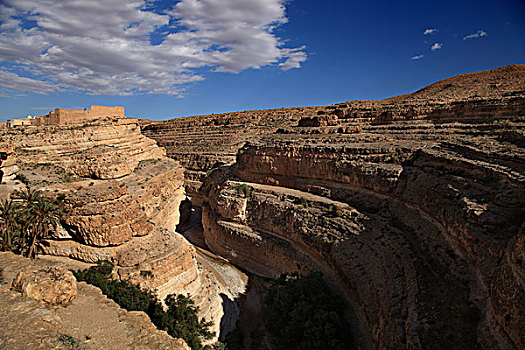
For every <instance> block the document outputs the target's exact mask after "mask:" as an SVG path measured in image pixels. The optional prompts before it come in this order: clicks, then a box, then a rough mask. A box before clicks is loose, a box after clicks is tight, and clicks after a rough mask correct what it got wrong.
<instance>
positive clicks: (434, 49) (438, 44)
mask: <svg viewBox="0 0 525 350" xmlns="http://www.w3.org/2000/svg"><path fill="white" fill-rule="evenodd" d="M442 47H443V44H441V43H434V45H432V47H431V48H430V49H431V50H432V51H436V50H441V48H442Z"/></svg>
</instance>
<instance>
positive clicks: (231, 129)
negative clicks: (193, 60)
mask: <svg viewBox="0 0 525 350" xmlns="http://www.w3.org/2000/svg"><path fill="white" fill-rule="evenodd" d="M524 126H525V66H524V65H514V66H508V67H502V68H499V69H495V70H491V71H486V72H480V73H473V74H468V75H463V76H457V77H453V78H450V79H446V80H443V81H440V82H437V83H436V84H433V85H431V86H429V87H427V88H424V89H421V90H419V91H417V92H415V93H413V94H409V95H403V96H398V97H395V98H391V99H386V100H381V101H349V102H342V103H337V104H334V105H331V106H318V107H297V108H286V109H276V110H266V111H246V112H232V113H226V114H218V115H210V116H198V117H189V118H175V119H172V120H169V121H163V122H151V121H148V120H145V119H143V120H133V119H129V118H111V119H105V120H99V121H95V122H92V123H88V124H86V125H68V126H49V127H28V128H23V129H17V130H11V129H5V130H1V131H0V133H1V142H0V147H3V148H5V149H6V150H8V152H9V154H10V156H9V158H8V159H9V163H4V169H5V171H6V177H5V179H6V181H5V182H6V183H5V184H2V185H1V188H0V197H1V198H2V199H3V198H6V197H7V196H8V195H9V194H10V193H12V192H13V191H14V190H16V189H20V188H22V187H24V184H23V183H22V182H21V181H20V178H22V179H24V180H25V182H28V183H29V184H30V185H31V186H32V187H34V188H38V189H41V190H42V191H44V192H46V193H50V194H53V195H58V194H63V195H64V196H65V202H66V203H67V205H68V208H69V214H68V215H67V216H66V217H65V218H64V220H63V223H62V227H61V229H59V230H57V231H56V232H54V233H53V237H51V238H50V239H47V240H45V241H43V242H42V243H41V244H40V247H39V253H40V256H39V259H37V261H38V260H41V261H43V262H44V263H45V264H48V265H49V264H51V265H53V264H58V263H57V261H60V264H66V266H69V265H68V264H70V265H72V266H76V265H77V264H93V263H95V262H97V261H99V260H109V261H111V262H112V263H113V264H115V266H116V267H117V268H116V274H117V276H116V277H117V278H119V279H123V280H130V281H132V282H134V283H138V284H140V285H141V286H143V287H144V288H148V289H150V290H154V291H155V292H156V294H157V295H158V296H159V297H161V298H163V297H165V296H166V295H168V294H171V293H183V294H189V295H190V296H191V297H192V298H194V300H195V301H196V304H197V305H198V306H199V307H200V308H201V316H203V317H206V318H207V319H211V320H212V321H213V322H214V326H213V331H215V332H217V333H219V331H221V332H220V334H221V336H224V335H225V334H226V333H227V332H228V331H230V330H232V329H234V328H235V324H236V322H237V319H238V316H239V310H238V303H237V301H238V300H239V299H241V301H242V299H243V298H245V297H244V296H243V295H245V294H246V293H248V294H249V293H250V289H249V285H247V280H248V279H249V278H252V279H255V280H256V279H257V278H267V277H272V278H273V277H277V276H279V275H280V274H283V273H291V272H298V273H300V274H307V273H308V272H310V271H321V272H322V273H323V275H324V278H325V279H326V281H327V282H328V285H329V286H330V287H331V289H333V290H334V291H335V292H336V293H338V294H339V295H341V296H343V297H344V300H345V301H346V317H347V319H348V321H349V323H350V324H351V327H350V328H351V329H348V330H341V331H345V332H350V333H352V335H353V338H354V342H355V347H356V348H362V349H405V348H406V349H443V348H455V349H472V348H479V349H485V348H494V349H521V348H523V347H525V332H524V331H523V329H525V327H523V325H524V324H525V319H524V316H523V315H525V309H524V305H525V255H524V254H525V245H524V244H525V231H524V230H525V229H524V227H525V223H524V220H523V218H524V217H525V185H524V181H525V168H524V166H525V165H524V159H525V157H524V146H525V142H524V132H525V131H524V130H525V128H524ZM159 146H160V147H159ZM16 175H19V176H18V179H19V180H15V179H16V178H17V177H16ZM20 175H23V177H20ZM187 199H189V200H190V201H191V202H190V201H188V200H187ZM192 206H193V208H192ZM199 213H202V227H200V219H201V218H200V216H199ZM191 222H193V224H192V225H190V223H191ZM194 244H195V245H194ZM210 251H211V252H210ZM2 259H4V258H0V261H3V260H2ZM5 259H8V260H9V259H12V258H11V257H10V258H5ZM223 259H226V260H223ZM9 261H11V260H9ZM230 263H231V264H233V265H234V266H236V267H238V268H240V269H242V271H243V272H241V271H239V270H238V269H237V268H235V267H234V266H231V265H230ZM5 265H6V266H9V264H5ZM10 278H11V277H10ZM247 288H248V290H246V289H247ZM252 288H253V286H252ZM13 298H14V296H13ZM240 317H241V320H242V319H243V309H242V302H241V310H240Z"/></svg>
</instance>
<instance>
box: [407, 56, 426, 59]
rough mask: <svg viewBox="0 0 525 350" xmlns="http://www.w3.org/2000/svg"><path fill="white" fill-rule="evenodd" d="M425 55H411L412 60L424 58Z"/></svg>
mask: <svg viewBox="0 0 525 350" xmlns="http://www.w3.org/2000/svg"><path fill="white" fill-rule="evenodd" d="M423 57H425V56H424V55H417V56H412V57H410V59H411V60H420V59H422V58H423Z"/></svg>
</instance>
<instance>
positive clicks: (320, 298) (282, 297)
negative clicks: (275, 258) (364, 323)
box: [264, 272, 351, 350]
mask: <svg viewBox="0 0 525 350" xmlns="http://www.w3.org/2000/svg"><path fill="white" fill-rule="evenodd" d="M264 305H265V307H266V309H267V310H266V311H267V314H268V320H267V324H266V329H267V330H268V333H269V335H270V337H271V340H272V345H273V346H272V347H273V349H276V350H278V349H304V350H316V349H323V350H324V349H349V348H351V340H350V339H349V336H348V329H349V326H348V325H346V324H345V322H344V319H343V312H344V309H345V308H344V301H343V299H342V298H340V297H339V296H336V295H334V294H333V293H331V292H330V289H329V288H328V286H327V285H326V283H325V282H324V281H323V278H322V274H321V273H319V272H313V273H311V274H309V275H308V276H299V275H298V274H297V273H294V274H291V275H282V276H281V277H280V278H278V279H277V280H275V281H274V282H273V284H272V286H271V288H270V290H269V291H268V292H267V294H266V295H265V297H264Z"/></svg>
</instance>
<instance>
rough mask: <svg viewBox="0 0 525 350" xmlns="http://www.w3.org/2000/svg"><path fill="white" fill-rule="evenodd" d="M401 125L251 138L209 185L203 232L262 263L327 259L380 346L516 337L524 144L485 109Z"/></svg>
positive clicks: (321, 266) (225, 248)
mask: <svg viewBox="0 0 525 350" xmlns="http://www.w3.org/2000/svg"><path fill="white" fill-rule="evenodd" d="M478 123H479V122H478ZM402 125H403V124H399V125H392V126H384V127H368V128H367V127H363V131H362V133H361V134H356V135H346V136H339V137H334V136H324V135H322V136H321V135H320V136H317V137H311V136H305V137H298V136H297V135H291V136H288V135H286V136H282V135H280V136H279V137H278V138H277V137H270V136H269V137H266V138H263V139H262V140H261V141H260V142H258V143H252V144H248V145H246V146H245V147H244V148H242V149H241V150H240V152H239V154H238V156H237V162H236V163H235V165H234V166H233V167H231V168H224V169H223V170H221V171H216V172H215V173H213V174H212V176H210V178H209V179H208V180H207V181H206V182H205V184H204V186H203V187H204V192H205V193H207V196H206V197H205V200H206V205H205V206H204V208H203V222H204V227H205V230H204V234H205V238H206V243H207V244H208V245H209V246H210V248H212V249H213V250H214V251H215V252H217V253H219V254H220V255H223V256H225V257H228V259H230V260H231V261H233V262H234V263H236V264H238V265H239V266H242V267H244V268H246V269H247V270H249V271H252V272H254V273H256V274H259V275H263V276H277V275H279V274H280V273H284V272H292V271H299V272H306V271H308V270H321V271H323V272H324V273H325V275H326V276H327V277H328V279H329V280H331V282H332V284H333V285H334V286H337V287H338V288H339V289H340V290H341V292H342V293H343V294H344V295H345V296H346V297H347V300H348V301H349V304H350V305H351V306H352V308H353V310H354V311H355V313H356V316H357V318H358V321H359V323H360V324H361V327H362V329H364V330H365V334H366V336H364V339H363V341H365V343H366V342H367V339H366V338H367V337H369V341H370V343H372V344H375V345H374V347H376V346H377V347H380V348H402V347H415V348H419V347H424V348H441V347H442V346H445V345H446V344H445V343H447V344H455V346H457V347H459V348H468V347H469V346H470V345H471V344H473V343H478V344H479V345H480V346H481V347H499V348H508V347H509V346H510V347H516V348H520V347H522V345H523V344H522V340H523V333H522V332H523V331H522V330H521V327H518V323H519V322H521V321H522V316H521V315H522V314H523V311H524V310H523V304H521V303H519V300H522V298H523V297H524V296H525V289H524V288H523V287H524V285H523V279H522V276H521V275H522V274H521V272H522V269H523V267H524V266H523V260H520V262H518V260H519V258H518V256H520V254H523V232H522V231H520V227H521V225H522V222H523V217H525V209H524V208H525V202H524V201H523V198H525V186H524V180H525V171H524V170H525V169H524V168H523V164H521V162H520V161H519V159H523V157H524V156H525V154H524V151H523V149H522V148H519V147H516V146H514V145H512V144H511V145H509V144H508V143H507V141H506V139H505V138H502V137H501V136H500V135H502V134H504V133H505V131H504V130H505V129H506V128H507V126H505V127H502V128H498V127H497V126H495V125H494V124H493V123H492V121H490V120H487V121H486V124H483V123H481V124H477V125H476V132H475V133H472V130H471V128H470V127H471V126H472V125H470V124H469V123H464V124H463V123H458V122H457V121H455V122H453V123H450V124H440V127H439V129H436V127H435V124H433V123H428V122H427V123H419V124H418V132H417V133H415V132H411V133H403V134H399V128H402ZM405 125H406V126H407V127H409V125H407V124H405ZM523 126H525V123H524V122H523V121H518V122H516V123H512V124H511V125H509V126H508V127H509V128H511V129H512V128H523ZM504 150H505V151H504ZM495 154H498V156H497V157H496V156H494V155H495ZM507 154H508V156H507ZM511 154H512V156H511ZM518 252H521V253H518ZM503 295H507V296H506V297H504V296H503ZM487 301H488V302H487ZM503 310H506V311H503ZM502 312H503V313H505V315H503V314H502ZM505 318H506V319H505ZM498 319H499V321H498ZM504 319H505V320H504ZM443 335H445V336H443ZM360 336H361V337H363V334H362V333H361V334H360Z"/></svg>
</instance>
